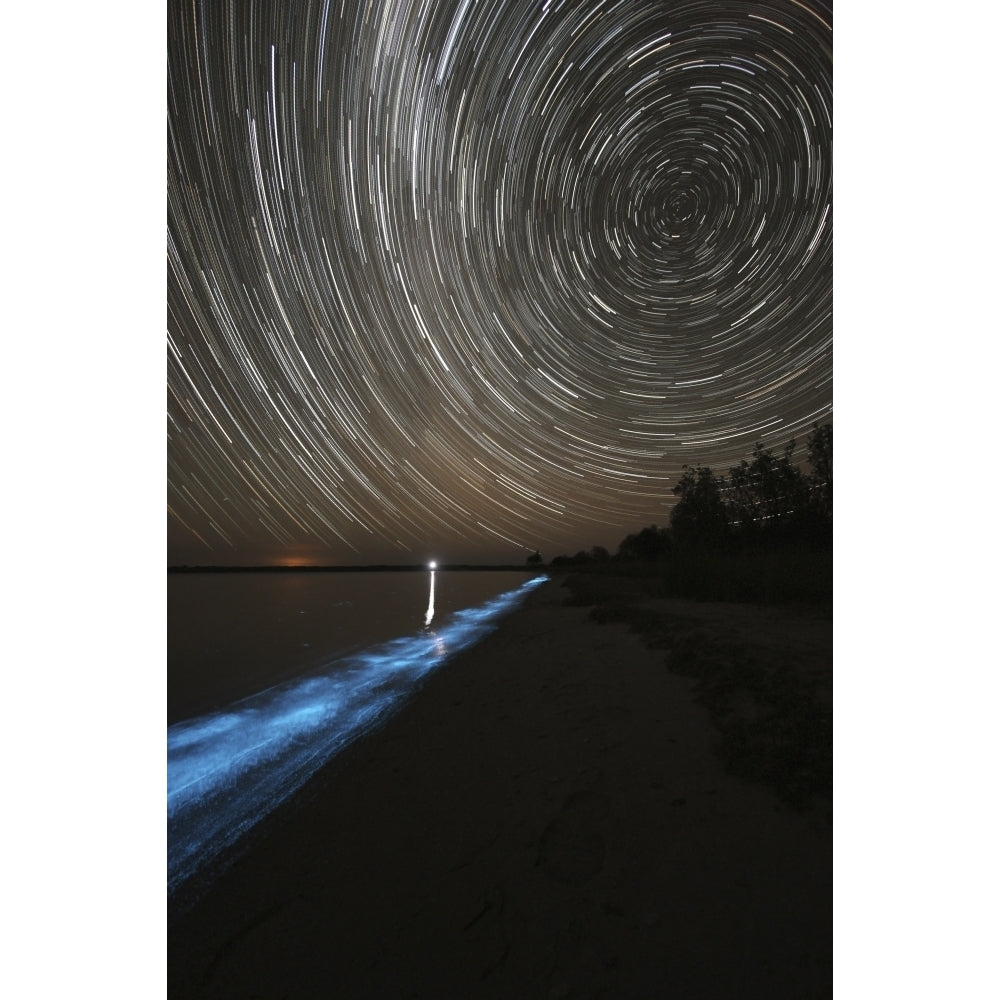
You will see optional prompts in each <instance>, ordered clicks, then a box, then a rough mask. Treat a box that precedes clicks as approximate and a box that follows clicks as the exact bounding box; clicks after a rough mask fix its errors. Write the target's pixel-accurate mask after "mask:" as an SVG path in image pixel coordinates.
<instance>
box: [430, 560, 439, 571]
mask: <svg viewBox="0 0 1000 1000" xmlns="http://www.w3.org/2000/svg"><path fill="white" fill-rule="evenodd" d="M430 568H431V569H437V568H438V564H437V563H436V562H433V561H432V562H431V565H430Z"/></svg>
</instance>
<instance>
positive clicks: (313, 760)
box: [167, 574, 545, 893]
mask: <svg viewBox="0 0 1000 1000" xmlns="http://www.w3.org/2000/svg"><path fill="white" fill-rule="evenodd" d="M414 575H416V576H418V577H419V576H424V575H423V574H414ZM429 575H430V574H428V576H429ZM443 575H444V574H437V576H439V577H440V576H443ZM544 579H545V577H534V578H532V579H529V580H527V581H525V582H523V583H521V584H520V586H515V587H513V588H512V589H510V590H508V591H506V592H504V593H502V594H500V595H499V596H496V597H493V598H491V599H490V600H487V601H485V602H483V603H480V604H478V605H477V606H475V607H470V608H465V609H462V610H457V611H453V612H451V613H450V614H445V615H443V616H442V615H441V613H440V605H439V604H438V605H436V604H435V588H434V580H433V578H431V580H430V588H429V591H428V592H425V594H424V602H425V606H424V607H423V608H421V609H420V610H421V612H422V614H421V621H423V622H425V624H424V625H423V627H417V628H415V629H414V630H412V631H410V632H409V633H408V634H404V635H401V636H398V637H397V638H394V639H391V640H388V641H384V642H380V643H377V644H375V645H372V646H369V647H366V648H364V649H361V650H358V651H355V652H351V653H348V654H346V655H335V656H333V657H331V658H328V659H326V660H325V661H317V662H314V663H313V664H312V666H311V668H310V670H309V671H308V672H306V673H300V674H299V675H298V676H296V677H294V678H292V679H289V680H285V681H282V682H280V683H277V684H274V685H272V686H270V687H268V688H266V689H265V690H262V691H260V692H259V693H256V694H253V695H250V696H248V697H244V698H241V699H240V700H237V701H235V702H233V703H232V704H230V705H229V706H228V707H226V708H224V709H221V710H218V711H212V712H209V713H207V714H203V715H199V716H197V717H195V718H189V719H185V720H183V721H179V722H175V723H174V724H172V725H170V726H169V727H168V729H167V824H168V827H167V829H168V849H167V853H168V858H167V881H168V889H169V891H170V892H171V893H173V892H174V891H175V890H176V889H177V888H178V887H179V886H180V885H182V884H183V883H184V882H185V881H186V880H187V879H188V878H190V876H191V875H193V874H194V873H195V872H198V871H200V870H203V869H205V868H206V867H207V866H210V865H211V863H212V862H213V861H214V860H215V859H216V858H218V857H219V855H220V854H221V853H222V852H223V851H225V850H226V849H227V848H229V847H231V846H232V845H234V844H235V843H236V842H237V841H238V840H239V839H240V838H241V837H242V836H243V835H244V834H245V833H246V832H247V831H249V830H250V829H251V828H252V827H253V826H254V825H255V824H256V823H257V822H259V821H260V820H261V819H262V818H263V817H264V816H266V815H267V814H268V813H269V812H270V811H271V810H273V809H274V808H275V807H276V806H277V805H279V804H280V803H281V802H282V801H284V800H285V799H287V798H288V797H289V796H290V795H291V794H292V793H293V792H295V791H296V790H297V789H299V788H300V787H301V786H302V785H303V784H304V783H305V781H306V780H307V779H308V778H309V777H310V776H311V775H313V774H314V773H315V772H316V770H318V768H320V767H321V766H322V765H323V764H325V763H326V762H327V761H328V760H330V758H331V757H332V756H333V755H334V754H336V753H337V752H338V751H339V750H341V749H343V748H344V747H345V746H347V744H349V743H350V742H352V741H353V740H355V739H357V737H358V736H360V735H362V734H363V733H365V732H367V731H368V730H370V729H371V728H372V727H373V726H375V725H377V724H379V723H380V722H382V721H384V720H385V719H386V718H387V717H388V716H389V715H391V714H392V712H394V711H396V710H397V709H398V708H399V707H400V705H401V704H402V702H403V701H404V700H405V698H406V697H407V696H408V695H410V694H411V693H412V692H413V691H414V690H415V688H416V686H417V685H418V683H419V682H420V680H421V679H422V678H423V677H425V676H426V675H427V674H428V673H429V672H430V671H431V670H433V669H434V668H435V667H437V666H439V665H440V664H441V663H443V662H444V661H445V660H446V659H448V657H450V656H452V655H454V654H455V653H457V652H460V651H461V650H464V649H467V648H468V647H469V646H471V645H472V644H473V643H475V642H477V641H478V640H479V639H481V638H482V637H483V636H484V635H486V634H487V633H488V632H490V631H492V629H493V628H494V627H495V625H496V622H497V620H498V619H499V618H500V617H501V616H502V615H504V614H505V613H507V612H509V611H510V610H512V609H513V608H514V607H516V605H517V604H518V603H519V602H520V601H521V600H523V598H524V597H525V596H526V595H527V594H528V592H529V591H530V590H532V589H533V588H534V587H536V586H538V585H539V584H540V583H541V582H542V581H543V580H544ZM423 585H424V587H427V585H428V580H427V577H426V576H424V579H423ZM439 599H440V588H438V600H439Z"/></svg>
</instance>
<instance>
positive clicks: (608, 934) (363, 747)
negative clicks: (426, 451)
mask: <svg viewBox="0 0 1000 1000" xmlns="http://www.w3.org/2000/svg"><path fill="white" fill-rule="evenodd" d="M561 582H562V581H561V580H560V578H558V577H556V578H554V579H552V580H550V581H549V582H548V583H546V584H544V585H543V586H542V587H540V588H539V590H538V591H537V592H535V593H534V594H532V595H530V596H529V597H528V599H527V600H526V601H525V603H524V604H523V605H522V606H521V607H520V608H518V609H517V610H516V611H514V612H513V613H511V614H510V615H508V616H506V617H505V618H504V619H503V620H502V621H501V622H500V623H499V625H498V627H497V629H496V630H495V631H494V632H493V633H491V634H490V635H488V636H486V637H485V638H484V639H482V640H481V641H480V642H479V643H477V644H476V645H475V646H474V647H473V648H471V649H469V650H467V651H465V652H463V653H460V654H459V655H457V656H456V657H455V658H454V659H453V660H450V661H449V662H448V663H446V664H444V665H443V666H442V667H441V668H440V669H439V670H437V671H435V672H434V673H433V674H432V675H430V676H429V677H428V678H427V679H426V680H425V681H424V683H423V685H422V687H421V689H420V690H419V691H418V692H417V693H416V694H415V695H414V696H413V698H412V699H411V700H410V701H409V702H408V703H407V704H406V705H405V706H404V707H403V708H402V709H401V710H400V711H399V712H398V713H397V714H396V715H394V716H393V717H392V718H391V719H389V720H388V721H387V722H386V724H385V725H384V726H383V727H382V728H380V729H378V730H377V731H375V732H373V733H370V734H368V735H367V736H365V737H363V738H362V739H360V740H359V741H358V742H356V743H354V744H352V745H351V746H350V747H348V748H347V749H346V750H344V751H343V752H342V753H341V754H340V755H338V756H337V757H336V758H334V760H332V761H331V762H330V763H329V764H327V765H326V766H325V767H324V768H323V769H322V770H321V771H320V772H319V773H318V774H317V775H316V776H315V777H314V778H313V779H312V780H311V781H310V782H309V783H308V784H307V785H306V786H305V787H304V788H303V789H301V790H300V791H299V793H298V794H297V795H296V796H295V798H294V799H293V800H292V802H291V803H290V804H289V805H288V806H287V808H283V809H281V810H279V812H278V813H277V814H275V815H274V816H272V817H271V818H270V819H269V820H268V821H267V822H266V823H265V826H264V827H263V828H262V829H261V831H260V832H259V834H258V835H251V836H250V838H249V840H248V844H247V846H246V850H245V852H244V853H242V854H241V855H240V856H238V857H236V859H235V860H234V861H233V863H232V865H231V867H229V868H228V869H227V870H226V871H224V872H222V874H221V875H220V876H219V877H218V879H217V880H216V881H215V882H214V883H213V884H212V885H211V886H209V887H208V888H207V890H206V891H205V892H204V894H203V895H202V896H201V897H200V898H198V899H197V900H196V901H194V902H193V903H192V905H190V908H189V909H187V910H185V911H183V912H178V913H175V914H174V915H173V917H172V919H171V921H170V926H169V930H168V994H169V995H170V996H171V997H219V998H221V997H245V996H251V995H262V996H281V995H288V996H311V995H336V996H338V997H375V996H427V997H452V996H454V997H470V998H471V997H498V998H499V997H504V998H509V997H513V996H517V997H525V998H530V997H540V998H547V997H588V996H592V997H596V996H609V997H637V998H639V997H646V996H650V995H657V993H661V992H662V991H663V990H664V989H668V990H669V992H670V993H671V994H674V995H678V996H684V997H685V998H699V997H704V998H709V997H732V996H741V997H756V996H762V997H763V996H771V997H773V996H796V997H800V998H809V997H820V996H824V997H825V996H829V995H830V993H831V989H832V829H831V820H830V816H829V811H828V808H826V807H822V803H821V807H820V808H817V807H815V806H814V807H813V808H807V809H804V810H796V809H793V808H791V807H789V806H788V805H786V804H785V803H784V802H783V801H782V800H781V799H780V798H779V797H778V796H776V795H775V794H774V792H773V791H772V790H771V789H769V788H768V787H766V786H765V785H762V784H761V783H759V782H755V781H751V780H747V779H745V778H740V777H735V776H733V775H732V774H729V773H727V772H726V770H725V769H724V767H723V764H722V762H721V760H720V758H719V755H718V753H717V749H718V746H719V738H720V732H719V729H718V728H717V725H716V724H714V723H713V721H712V715H711V714H710V711H709V709H708V708H706V707H705V705H704V704H699V703H698V702H697V701H696V697H695V686H696V681H695V679H693V678H692V677H690V676H683V675H681V674H678V673H674V672H671V671H670V670H668V669H667V668H666V666H665V664H664V652H663V650H662V649H653V648H648V647H647V646H646V645H645V644H644V642H643V639H642V638H641V637H640V636H639V635H637V634H634V633H630V632H629V627H628V625H626V624H624V623H623V622H612V623H610V624H598V623H597V622H596V621H594V620H593V618H592V616H591V608H590V607H588V606H574V605H571V604H567V603H566V602H567V599H568V597H569V593H568V591H567V590H566V589H565V588H563V587H561V586H560V584H561ZM655 603H657V604H660V605H665V606H666V605H669V606H670V608H671V610H672V612H673V613H675V614H677V613H679V612H683V613H693V612H695V611H698V610H699V609H698V608H696V607H694V606H692V607H690V608H685V607H683V605H685V604H689V603H690V602H678V601H659V602H655ZM733 607H738V608H739V610H738V611H737V612H736V618H737V619H740V620H743V621H745V622H749V623H751V624H752V623H753V621H754V615H755V611H754V610H753V609H748V608H747V607H746V606H733ZM712 613H713V614H715V616H716V620H715V621H714V623H710V624H711V625H712V627H713V628H716V629H718V627H719V621H718V617H719V616H720V615H725V614H726V613H727V612H726V609H725V608H724V607H715V608H714V611H713V612H712ZM756 614H763V615H765V616H766V615H770V617H771V619H772V621H771V623H770V624H771V628H772V631H774V630H776V631H777V632H778V633H780V634H785V635H787V634H788V632H789V629H788V628H787V627H785V626H783V625H782V622H781V621H780V618H781V615H780V613H777V612H756ZM765 624H766V623H765ZM765 631H766V629H765ZM792 631H794V630H792ZM793 638H795V637H794V636H793ZM799 640H801V637H799V639H798V640H797V641H799ZM799 644H800V645H801V641H800V642H799Z"/></svg>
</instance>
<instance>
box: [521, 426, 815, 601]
mask: <svg viewBox="0 0 1000 1000" xmlns="http://www.w3.org/2000/svg"><path fill="white" fill-rule="evenodd" d="M794 450H795V441H794V440H793V441H790V442H789V444H788V445H787V446H786V448H785V449H784V451H783V452H782V453H781V454H780V455H775V454H774V453H773V452H772V451H771V449H769V448H765V447H764V446H763V445H761V444H757V445H756V446H755V447H754V450H753V454H752V456H751V457H750V458H749V459H744V460H743V461H742V462H741V463H740V464H739V465H737V466H734V467H733V468H731V469H730V470H729V473H728V475H716V474H715V473H714V472H713V471H712V470H711V469H710V468H707V467H705V466H694V467H691V466H685V467H684V475H683V476H682V477H681V480H680V482H679V483H678V484H677V485H676V486H675V487H674V489H673V492H674V494H675V495H676V496H677V497H678V500H677V503H676V504H675V505H674V508H673V511H672V512H671V515H670V525H669V527H664V528H661V527H657V525H655V524H651V525H649V526H648V527H646V528H643V529H642V530H641V531H638V532H636V533H635V534H631V535H629V536H628V537H627V538H625V539H624V540H623V541H622V542H621V544H620V545H619V546H618V551H617V553H615V554H614V555H611V554H610V553H609V552H608V550H607V549H605V548H602V547H601V546H595V547H594V548H592V549H590V550H589V551H583V550H581V551H580V552H577V553H576V555H574V556H568V555H560V556H556V557H555V558H554V559H553V560H552V561H551V562H550V563H549V566H550V567H551V568H552V569H571V570H574V571H586V572H588V573H606V574H611V575H613V576H615V577H622V576H629V577H633V578H635V579H637V580H641V581H643V582H642V588H643V589H644V591H645V592H646V594H647V595H648V596H650V597H686V598H690V599H691V600H698V601H747V602H752V603H756V604H786V603H798V604H807V605H813V606H815V605H823V604H828V603H829V602H830V601H832V597H833V427H832V425H830V424H824V425H822V426H819V425H814V427H813V431H812V433H811V434H810V435H809V438H808V439H807V441H806V451H807V455H808V460H809V466H810V471H809V472H803V471H802V470H801V469H800V468H799V467H798V466H797V465H796V464H795V463H794V462H793V460H792V456H793V453H794ZM540 561H541V560H540V557H539V554H538V553H537V552H536V553H535V554H534V555H533V556H531V557H530V558H529V562H530V563H531V564H532V565H538V564H539V563H540ZM594 586H595V587H600V584H599V583H597V582H596V581H595V583H594Z"/></svg>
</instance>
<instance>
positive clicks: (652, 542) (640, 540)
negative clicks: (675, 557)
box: [618, 524, 670, 562]
mask: <svg viewBox="0 0 1000 1000" xmlns="http://www.w3.org/2000/svg"><path fill="white" fill-rule="evenodd" d="M669 554H670V532H669V531H667V529H666V528H658V527H657V526H656V525H655V524H651V525H650V526H649V527H648V528H643V529H642V531H640V532H639V533H638V534H634V535H629V536H628V537H627V538H626V539H624V540H623V541H622V542H621V543H620V544H619V546H618V558H619V559H628V560H631V559H639V560H642V561H644V562H648V561H652V560H655V559H663V558H665V557H666V556H667V555H669Z"/></svg>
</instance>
